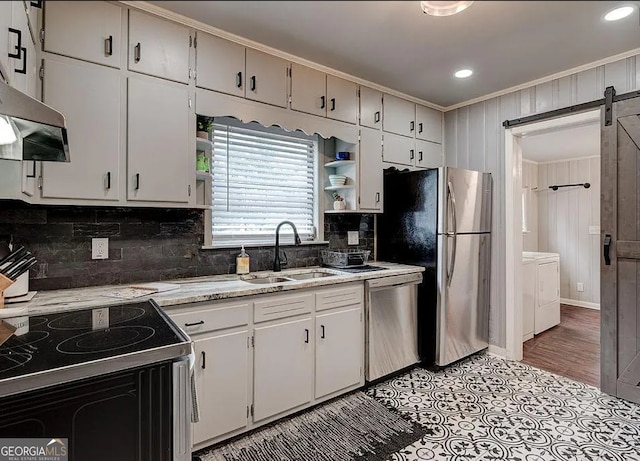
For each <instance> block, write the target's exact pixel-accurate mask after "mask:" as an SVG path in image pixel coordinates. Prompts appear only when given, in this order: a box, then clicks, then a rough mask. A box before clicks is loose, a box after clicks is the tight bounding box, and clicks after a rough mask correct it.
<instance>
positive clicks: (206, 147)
mask: <svg viewBox="0 0 640 461" xmlns="http://www.w3.org/2000/svg"><path fill="white" fill-rule="evenodd" d="M196 150H203V151H205V152H206V153H211V151H212V150H213V143H212V142H211V141H209V140H208V139H204V138H199V137H197V136H196Z"/></svg>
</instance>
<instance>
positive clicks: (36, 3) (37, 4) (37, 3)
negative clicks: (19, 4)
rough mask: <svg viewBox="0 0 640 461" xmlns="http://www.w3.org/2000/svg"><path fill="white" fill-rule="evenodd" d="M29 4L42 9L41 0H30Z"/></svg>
mask: <svg viewBox="0 0 640 461" xmlns="http://www.w3.org/2000/svg"><path fill="white" fill-rule="evenodd" d="M31 6H32V7H34V8H40V9H42V0H39V1H37V2H31Z"/></svg>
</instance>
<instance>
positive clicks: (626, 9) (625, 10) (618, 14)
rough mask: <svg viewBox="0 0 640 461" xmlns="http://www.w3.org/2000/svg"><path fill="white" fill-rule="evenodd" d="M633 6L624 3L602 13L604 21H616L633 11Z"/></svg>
mask: <svg viewBox="0 0 640 461" xmlns="http://www.w3.org/2000/svg"><path fill="white" fill-rule="evenodd" d="M633 10H634V8H633V7H632V6H631V5H625V6H621V7H618V8H616V9H615V10H611V11H609V12H608V13H607V14H605V15H604V20H605V21H618V20H619V19H623V18H626V17H627V16H629V15H630V14H631V13H633Z"/></svg>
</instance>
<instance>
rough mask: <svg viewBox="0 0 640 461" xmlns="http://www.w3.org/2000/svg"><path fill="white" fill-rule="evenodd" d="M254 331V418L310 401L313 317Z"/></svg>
mask: <svg viewBox="0 0 640 461" xmlns="http://www.w3.org/2000/svg"><path fill="white" fill-rule="evenodd" d="M254 335H255V355H254V372H253V373H254V374H253V376H254V382H253V396H254V397H253V412H254V416H253V418H254V421H260V420H263V419H265V418H268V417H270V416H274V415H277V414H278V413H282V412H284V411H287V410H291V409H293V408H296V407H298V406H300V405H304V404H305V403H309V402H310V401H311V397H312V386H313V321H312V319H309V318H307V319H302V320H293V321H291V322H287V323H282V324H279V325H274V326H268V327H260V328H256V329H255V332H254Z"/></svg>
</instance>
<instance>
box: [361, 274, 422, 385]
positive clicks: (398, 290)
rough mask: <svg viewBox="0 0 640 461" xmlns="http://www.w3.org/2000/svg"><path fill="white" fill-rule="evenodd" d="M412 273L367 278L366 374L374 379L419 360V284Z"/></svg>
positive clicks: (416, 277) (419, 276)
mask: <svg viewBox="0 0 640 461" xmlns="http://www.w3.org/2000/svg"><path fill="white" fill-rule="evenodd" d="M420 282H422V274H421V273H418V274H416V273H414V274H407V275H396V276H391V277H381V278H378V279H371V280H367V282H366V284H365V287H366V305H365V309H366V320H367V325H366V373H365V379H366V380H367V381H373V380H375V379H378V378H381V377H383V376H386V375H388V374H390V373H393V372H394V371H398V370H400V369H402V368H405V367H408V366H410V365H413V364H415V363H418V362H419V361H420V357H419V354H418V284H419V283H420Z"/></svg>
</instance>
